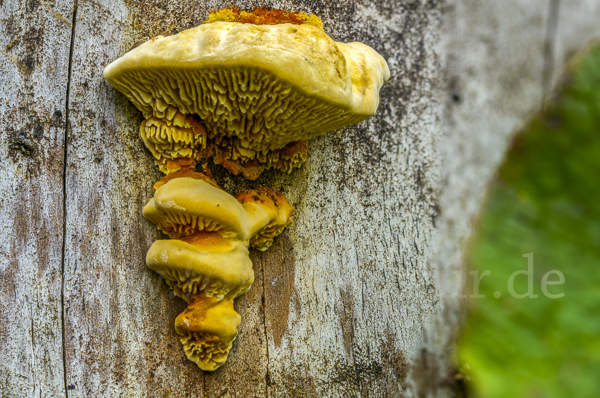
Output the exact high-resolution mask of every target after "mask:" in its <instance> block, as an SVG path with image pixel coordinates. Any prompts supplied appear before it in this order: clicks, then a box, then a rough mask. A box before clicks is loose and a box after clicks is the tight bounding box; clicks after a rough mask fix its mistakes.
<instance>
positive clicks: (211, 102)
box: [104, 21, 389, 178]
mask: <svg viewBox="0 0 600 398" xmlns="http://www.w3.org/2000/svg"><path fill="white" fill-rule="evenodd" d="M104 76H105V78H106V79H107V80H108V81H109V82H110V83H111V84H113V86H115V87H116V88H117V89H118V90H119V91H121V92H122V93H123V94H125V96H127V98H129V99H130V100H131V101H132V102H133V103H134V104H135V106H136V107H137V108H138V109H140V110H141V111H142V112H143V113H144V114H145V115H146V117H147V118H151V117H155V118H160V119H164V120H165V123H166V124H167V125H168V123H169V122H170V121H169V120H168V116H169V115H171V114H175V112H180V113H181V114H183V115H198V116H199V117H200V119H201V120H202V121H203V122H204V124H205V125H206V130H207V134H208V138H207V139H208V140H209V145H208V151H209V152H210V151H211V145H210V144H212V145H213V146H214V149H213V152H214V153H212V155H213V156H215V157H218V156H220V158H221V162H222V163H221V164H223V162H224V161H226V160H228V161H231V162H234V163H235V162H236V161H237V164H238V165H242V166H241V167H242V170H243V168H244V165H246V164H249V165H250V167H256V165H255V163H253V162H257V163H258V164H261V165H264V167H278V168H282V169H284V170H288V171H289V170H290V169H291V167H295V166H297V165H299V164H300V163H301V162H303V161H304V159H305V158H306V156H305V154H304V155H303V156H300V157H299V158H295V159H293V160H290V159H284V160H286V161H284V162H283V164H278V162H280V160H281V159H282V156H283V153H280V152H278V151H279V150H281V149H282V148H284V147H285V146H286V145H288V144H290V143H293V142H297V141H304V140H309V139H311V138H314V137H316V136H318V135H320V134H323V133H326V132H328V131H331V130H335V129H338V128H340V127H343V126H345V125H348V124H352V123H357V122H359V121H362V120H364V119H366V118H367V117H368V116H370V115H373V114H374V113H375V111H376V109H377V106H378V104H379V89H380V87H381V85H382V84H383V82H384V81H386V80H387V79H388V78H389V69H388V66H387V64H386V62H385V60H384V59H383V58H382V57H381V56H380V55H379V54H377V52H375V51H374V50H373V49H372V48H370V47H368V46H366V45H364V44H360V43H350V44H343V43H338V42H335V41H334V40H332V39H331V38H330V37H329V36H328V35H327V34H325V32H323V30H322V29H320V28H318V27H316V26H314V25H310V24H302V25H297V24H292V23H284V24H277V25H254V24H248V23H240V22H222V21H217V22H213V23H208V24H204V25H200V26H198V27H196V28H192V29H189V30H186V31H183V32H181V33H178V34H176V35H173V36H167V37H162V36H159V37H156V38H154V39H151V40H149V41H148V42H146V43H144V44H142V45H141V46H139V47H137V48H135V49H133V50H131V51H130V52H128V53H127V54H125V55H124V56H122V57H121V58H119V59H117V60H116V61H114V62H113V63H111V64H110V65H108V66H107V67H106V69H105V70H104ZM161 129H162V130H161V131H165V130H166V127H164V126H163V127H161ZM153 131H154V130H152V131H151V130H148V132H147V133H144V134H145V135H144V134H143V137H145V138H144V139H145V141H148V140H152V139H154V138H152V136H151V135H152V133H153ZM157 131H158V130H157ZM154 134H155V133H154ZM179 134H183V136H184V138H185V140H182V141H177V142H176V145H168V147H167V150H168V151H169V155H168V156H171V157H173V156H175V157H177V156H184V157H185V156H190V157H197V156H198V153H197V152H194V151H191V150H189V144H190V142H191V141H190V140H191V138H187V137H192V133H191V132H190V130H189V129H188V130H185V131H184V132H183V133H179ZM165 137H166V136H165ZM165 137H163V138H162V139H163V141H164V140H167V141H168V140H169V139H172V138H170V136H169V137H167V138H165ZM156 140H158V138H156ZM198 140H199V141H198V142H199V143H201V145H203V146H204V147H206V146H207V142H206V141H205V140H203V139H200V138H198ZM174 142H175V141H174ZM151 146H152V150H153V153H154V154H155V156H158V155H157V153H155V152H156V151H157V150H158V149H160V148H159V147H164V146H165V144H164V143H163V142H162V141H161V142H158V141H156V142H154V141H153V142H152V143H151ZM157 148H158V149H157ZM299 149H301V148H299ZM223 151H225V155H223ZM188 152H189V153H188ZM205 154H208V152H206V153H205ZM157 161H158V160H157ZM160 161H161V162H163V163H164V164H165V165H164V166H161V167H162V168H163V171H165V172H170V169H169V167H167V165H166V160H164V159H162V160H160ZM175 168H176V167H175ZM228 168H230V170H231V171H233V172H236V171H237V172H240V171H239V170H238V168H239V167H237V168H236V166H235V164H234V165H232V166H231V167H228ZM171 169H172V167H171ZM249 175H250V176H251V177H253V176H254V174H249ZM254 178H255V177H254Z"/></svg>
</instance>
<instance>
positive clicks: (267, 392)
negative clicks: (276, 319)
mask: <svg viewBox="0 0 600 398" xmlns="http://www.w3.org/2000/svg"><path fill="white" fill-rule="evenodd" d="M262 260H263V259H262V258H261V262H260V266H261V268H262V279H263V281H262V282H263V284H262V285H263V298H262V302H263V325H264V328H265V344H266V348H267V372H266V376H265V377H266V379H267V380H266V383H265V397H266V398H268V397H269V386H270V384H271V383H272V381H271V375H270V374H269V365H270V363H269V360H270V358H269V333H267V301H266V297H267V291H266V288H265V286H266V284H267V282H266V276H265V273H266V270H265V263H264V262H263V261H262Z"/></svg>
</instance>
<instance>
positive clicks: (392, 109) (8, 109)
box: [0, 0, 600, 398]
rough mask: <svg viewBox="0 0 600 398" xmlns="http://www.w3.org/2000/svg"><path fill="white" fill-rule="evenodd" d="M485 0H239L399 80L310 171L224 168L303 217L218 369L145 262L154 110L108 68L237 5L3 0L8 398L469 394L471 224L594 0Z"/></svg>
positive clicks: (0, 266) (2, 262)
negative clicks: (461, 335) (193, 345)
mask: <svg viewBox="0 0 600 398" xmlns="http://www.w3.org/2000/svg"><path fill="white" fill-rule="evenodd" d="M484 3H485V4H482V3H481V2H477V1H462V2H459V1H457V0H452V1H448V2H446V3H440V2H437V1H425V0H423V1H400V0H394V1H386V0H364V1H360V2H355V1H349V0H344V1H339V2H332V1H325V0H316V1H308V0H289V1H286V2H283V3H282V2H276V1H252V2H250V1H239V2H236V3H235V5H237V6H239V7H240V8H252V7H255V6H273V7H276V8H285V9H288V10H293V11H295V10H301V11H305V12H308V13H314V14H316V15H318V16H320V17H321V18H322V19H323V22H324V25H325V30H326V32H327V33H329V34H330V35H331V36H332V37H333V38H334V39H336V40H339V41H345V42H349V41H361V42H364V43H366V44H368V45H370V46H372V47H374V48H375V49H376V50H377V51H378V52H379V53H380V54H382V55H383V56H384V58H385V59H386V60H387V61H388V64H389V66H390V70H391V76H392V77H391V79H390V81H388V82H387V83H386V84H385V85H384V87H383V89H382V92H381V103H380V106H379V110H378V112H377V115H376V116H374V117H372V118H370V119H369V120H367V121H365V122H362V123H360V124H358V125H355V126H350V127H348V128H345V129H343V130H340V131H336V132H332V133H329V134H327V135H325V136H322V137H320V138H317V139H315V140H313V141H311V143H310V148H309V158H308V161H307V162H306V164H305V165H304V166H303V167H302V168H300V169H298V170H296V171H294V172H292V173H291V174H289V175H284V174H282V173H279V172H275V171H271V172H267V173H264V175H263V176H262V177H261V178H260V179H259V180H258V181H256V182H255V183H250V182H248V181H245V180H243V179H242V178H234V177H232V176H231V175H229V174H227V173H226V172H224V171H223V170H222V169H221V168H220V167H213V171H214V174H215V176H216V179H217V181H218V182H219V183H220V184H222V185H223V186H224V187H225V188H226V189H227V190H228V191H229V192H230V193H236V191H237V190H239V189H241V188H243V187H252V186H259V185H267V186H270V187H272V188H274V189H278V190H281V191H283V192H284V193H285V194H286V196H287V197H288V199H289V200H290V202H291V203H292V205H294V206H295V208H296V214H295V217H294V221H295V222H294V223H293V224H292V226H291V227H289V228H288V229H287V230H286V231H285V232H284V233H283V234H282V235H281V236H280V237H278V238H277V239H276V241H275V244H274V245H273V247H271V248H270V249H269V250H268V251H266V252H263V253H259V252H252V253H251V258H252V261H253V263H254V272H255V282H254V286H253V287H252V289H251V290H250V292H249V293H247V294H246V295H245V296H243V297H242V298H240V299H238V300H237V301H236V303H235V306H236V310H237V311H238V312H239V313H240V314H241V315H242V325H241V328H240V333H239V335H238V338H237V340H236V342H235V343H234V346H233V348H232V351H231V353H230V357H229V359H228V361H227V363H226V364H225V365H224V366H223V367H222V368H221V369H219V370H218V371H216V372H214V373H203V372H202V371H201V370H200V369H199V368H198V367H197V366H196V365H195V364H193V363H192V362H190V361H188V360H186V358H185V355H184V354H183V351H182V349H181V347H180V344H179V341H178V338H177V336H176V334H175V331H174V328H173V324H174V319H175V317H176V316H177V315H178V314H179V313H180V312H182V311H183V309H184V308H185V303H184V302H183V300H181V299H179V298H174V297H173V296H172V295H169V291H168V287H167V286H166V284H165V283H164V282H163V281H162V280H161V279H160V278H159V277H158V275H157V274H155V273H154V272H152V271H150V270H149V269H148V268H147V267H146V265H145V255H146V251H147V249H148V248H149V247H150V245H151V244H152V242H153V241H154V240H156V239H158V238H159V233H158V231H157V229H156V227H155V226H154V225H152V224H150V223H149V222H147V221H146V220H145V219H144V218H143V217H142V215H141V209H142V206H143V205H144V204H145V203H146V202H147V201H148V199H149V198H150V197H151V195H152V194H151V186H152V184H153V183H154V182H155V181H157V180H158V179H159V178H160V173H159V172H158V170H157V169H156V167H155V166H154V164H153V161H152V159H151V156H150V154H149V152H148V151H147V150H146V149H145V147H144V145H143V143H142V141H141V140H140V139H139V138H138V133H137V132H138V129H139V125H140V122H141V120H142V117H141V114H140V113H139V112H138V111H137V110H136V109H135V108H134V107H133V105H131V104H130V103H129V102H128V101H127V100H126V99H125V98H124V97H123V96H122V95H121V94H119V93H118V92H116V91H115V90H114V89H113V88H112V86H110V84H108V83H107V82H106V81H105V80H104V79H103V77H102V71H103V69H104V67H105V66H106V65H107V64H109V63H110V62H111V61H113V60H114V59H116V58H117V57H119V56H120V55H122V54H124V53H125V52H126V51H127V50H128V49H129V48H130V47H131V46H132V45H133V44H134V43H136V42H137V41H138V40H140V39H143V38H146V37H153V36H156V35H159V34H162V35H168V34H174V33H176V32H179V31H181V30H183V29H186V28H190V27H193V26H196V25H198V24H199V23H201V22H202V21H203V19H204V18H205V17H206V16H207V13H208V11H209V10H211V9H214V8H221V7H226V6H231V5H234V3H233V2H223V1H210V2H209V1H191V0H190V1H188V0H180V1H160V0H151V1H142V0H97V1H88V0H75V3H73V0H27V1H25V0H22V1H18V0H0V26H1V30H0V43H1V45H2V46H3V47H4V49H0V72H1V77H0V87H1V88H2V89H1V91H2V94H1V103H0V114H1V119H0V129H1V131H2V133H1V135H0V155H1V159H0V165H1V166H0V167H1V170H2V172H1V173H0V215H1V220H2V224H1V230H0V234H1V237H2V239H1V242H2V243H1V248H0V302H1V303H2V304H1V306H0V397H24V396H27V397H29V396H31V397H41V396H44V397H47V396H65V395H67V396H69V397H87V396H93V397H97V396H106V397H116V396H122V397H163V396H168V397H191V396H194V397H211V398H212V397H253V396H257V397H266V396H268V397H285V396H293V397H295V396H300V397H347V396H352V397H354V396H357V397H358V396H361V397H398V396H401V395H403V394H404V395H405V396H410V397H412V396H418V397H434V396H435V397H450V396H456V395H458V394H460V391H459V390H457V389H459V385H458V384H457V383H456V380H455V378H454V377H453V376H454V372H455V370H454V367H453V365H452V355H451V350H450V348H451V344H452V343H453V342H454V340H455V338H456V334H457V332H458V330H459V324H460V315H461V308H462V307H463V305H462V301H461V299H460V296H459V293H460V292H461V291H462V289H463V284H462V282H461V280H460V278H457V275H460V272H461V271H462V269H463V261H462V254H461V253H462V251H461V247H462V244H463V242H464V240H465V238H466V237H467V236H468V234H469V232H470V220H471V219H472V217H474V216H475V214H476V211H477V208H478V206H479V203H480V202H481V196H482V193H483V189H484V187H485V184H486V183H487V181H488V180H489V179H490V178H491V176H492V174H493V170H494V168H495V167H496V165H497V164H498V163H499V161H500V159H501V156H502V154H503V151H504V148H505V147H506V145H507V142H508V137H509V133H510V132H511V131H512V130H513V129H514V128H515V127H516V126H517V125H518V123H519V121H520V120H522V117H524V116H525V115H526V114H527V112H529V111H530V110H531V109H534V108H535V107H536V106H538V105H539V104H540V103H541V98H542V94H543V92H544V91H545V90H546V89H547V87H548V86H549V85H550V82H551V81H552V80H553V79H555V76H556V72H555V70H556V68H555V66H556V65H557V64H558V63H559V62H560V60H562V59H563V58H564V54H566V53H568V52H569V51H570V50H571V49H572V48H573V46H575V45H580V44H581V43H582V42H581V40H580V38H581V36H582V34H583V32H581V33H580V34H575V33H573V32H572V29H570V28H566V29H563V30H562V31H561V29H560V28H562V27H563V26H569V21H571V20H576V18H580V17H581V15H580V14H578V13H577V12H575V11H573V7H568V5H565V6H564V7H563V5H562V4H563V3H565V4H566V3H577V2H575V1H561V6H560V7H558V3H559V0H546V1H543V2H541V5H540V4H538V3H536V4H531V5H530V4H529V1H528V0H510V1H507V2H493V1H488V2H484ZM583 3H585V4H586V5H587V6H586V7H587V9H585V7H581V8H582V9H585V11H582V12H585V13H586V15H587V19H586V21H594V19H593V18H591V17H589V15H590V14H591V15H594V14H593V13H596V15H600V10H599V9H598V7H596V8H594V7H595V6H594V5H593V4H592V3H593V2H592V1H588V2H583ZM574 6H575V5H574ZM563 9H565V10H568V13H565V14H563V13H561V12H560V10H563ZM565 15H566V16H565ZM596 18H597V17H596ZM596 20H597V19H596ZM582 26H585V24H583V25H582ZM589 26H590V27H594V26H595V25H593V24H592V23H590V24H589ZM594 29H596V33H597V31H598V29H599V28H598V27H594ZM587 33H589V31H587V32H586V34H587ZM563 37H568V39H565V40H562V39H561V38H563ZM561 40H562V41H561ZM555 43H559V44H560V43H562V44H560V45H555ZM556 48H559V50H556ZM442 65H444V66H442Z"/></svg>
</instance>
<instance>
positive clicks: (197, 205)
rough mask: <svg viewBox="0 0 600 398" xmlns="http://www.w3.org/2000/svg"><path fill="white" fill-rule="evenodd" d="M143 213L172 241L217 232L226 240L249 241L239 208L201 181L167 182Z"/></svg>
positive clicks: (186, 178) (189, 179)
mask: <svg viewBox="0 0 600 398" xmlns="http://www.w3.org/2000/svg"><path fill="white" fill-rule="evenodd" d="M143 213H144V216H145V217H146V218H147V219H148V220H149V221H151V222H153V223H154V224H156V225H157V226H158V228H159V229H160V230H161V231H163V232H164V233H166V234H167V235H169V237H171V238H176V239H179V238H182V237H186V236H191V235H195V234H198V233H201V232H216V233H218V234H219V235H220V236H222V237H225V238H236V237H239V238H240V239H241V240H246V239H248V238H249V236H248V231H247V226H246V224H247V220H246V213H245V211H244V208H243V207H242V205H241V204H240V203H239V202H238V201H237V200H236V199H235V198H234V197H233V196H231V195H229V194H228V193H227V192H225V191H223V190H221V189H219V188H217V187H215V186H213V185H211V184H210V183H209V182H206V181H204V180H201V179H196V178H192V177H181V178H174V179H171V180H169V181H168V182H167V183H166V184H164V185H161V186H160V187H159V188H158V189H157V190H156V192H155V194H154V197H153V198H152V199H150V201H149V202H148V204H147V205H146V206H145V207H144V209H143Z"/></svg>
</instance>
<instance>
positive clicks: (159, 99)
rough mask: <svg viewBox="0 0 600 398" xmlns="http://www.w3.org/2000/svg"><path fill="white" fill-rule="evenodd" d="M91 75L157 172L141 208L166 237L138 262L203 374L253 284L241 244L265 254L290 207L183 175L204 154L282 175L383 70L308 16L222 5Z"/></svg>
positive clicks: (216, 358)
mask: <svg viewBox="0 0 600 398" xmlns="http://www.w3.org/2000/svg"><path fill="white" fill-rule="evenodd" d="M104 76H105V78H106V79H107V80H108V81H109V82H110V83H111V84H112V85H113V86H114V87H115V88H117V89H118V90H119V91H120V92H121V93H123V94H124V95H125V96H126V97H127V98H128V99H129V100H130V101H131V102H132V103H133V104H134V105H135V106H136V107H137V108H138V109H139V110H140V111H141V112H142V113H143V114H144V117H145V119H144V121H143V122H142V124H141V126H140V138H141V139H142V140H143V141H144V144H145V145H146V147H147V148H148V149H149V150H150V152H151V153H152V155H153V157H154V160H155V162H156V164H157V165H158V166H159V168H160V170H161V171H162V172H163V173H164V174H166V176H165V177H163V178H162V179H161V180H160V181H159V182H157V183H156V184H155V186H154V197H153V198H152V199H151V200H150V202H149V203H148V204H147V205H146V206H145V207H144V210H143V212H144V216H146V218H148V220H150V221H151V222H153V223H155V224H156V225H157V226H158V228H159V229H160V230H161V231H163V232H164V233H165V234H167V235H168V236H169V237H170V238H171V239H168V240H159V241H156V242H155V243H154V244H153V245H152V247H151V248H150V250H149V251H148V254H147V258H146V261H147V264H148V267H150V268H151V269H153V270H154V271H156V272H158V273H159V274H161V275H162V276H163V277H164V278H165V280H166V281H167V283H168V284H169V286H170V287H171V288H172V289H173V291H174V292H175V294H176V295H178V296H179V297H182V298H183V299H185V300H186V301H187V302H188V303H189V305H188V307H187V308H186V310H185V311H184V312H183V313H182V314H180V315H179V316H178V317H177V319H176V321H175V329H176V331H177V334H178V335H179V337H180V340H181V342H182V343H183V346H184V351H185V353H186V355H187V357H188V358H189V359H191V360H192V361H194V362H195V363H197V364H198V366H199V367H200V368H202V369H203V370H207V371H212V370H215V369H217V368H218V367H219V366H221V365H222V364H223V363H224V362H225V360H226V359H227V355H228V353H229V349H230V348H231V344H232V342H233V340H234V339H235V337H236V335H237V330H238V326H239V324H240V315H239V314H238V313H236V312H235V310H234V309H233V300H234V299H235V298H236V297H238V296H240V295H242V294H244V293H245V292H246V291H248V289H250V286H251V284H252V282H253V280H254V275H253V272H252V263H251V261H250V259H249V256H248V248H249V247H250V248H255V249H258V250H266V249H267V248H268V247H269V246H270V245H271V243H272V242H273V239H274V238H275V237H276V236H277V235H279V234H280V233H281V232H282V231H283V229H284V228H285V227H286V226H287V225H289V224H290V223H291V221H292V220H291V218H290V217H291V215H292V214H293V212H294V209H293V208H292V207H291V206H290V204H289V203H288V201H287V200H286V198H285V197H284V196H283V195H282V194H281V193H279V192H277V191H274V190H272V189H270V188H266V187H265V188H260V189H256V190H248V191H244V192H241V193H240V194H238V195H237V197H235V198H234V197H233V196H231V195H229V194H228V193H226V192H225V191H223V190H222V189H221V188H220V187H219V186H218V185H217V183H216V182H215V181H214V180H213V179H212V178H211V176H210V175H209V174H207V173H199V172H196V171H194V168H195V167H196V165H197V164H198V163H204V162H206V160H207V159H209V158H212V159H213V161H214V162H215V163H217V164H220V165H222V166H224V167H225V168H227V169H228V170H229V171H230V172H232V173H233V174H235V175H238V174H241V175H242V176H244V177H245V178H247V179H250V180H255V179H256V178H257V177H258V176H259V175H260V174H261V173H262V172H263V171H264V170H267V169H270V168H275V169H278V170H282V171H285V172H290V171H291V170H292V169H294V168H296V167H299V166H300V165H301V164H302V163H303V162H304V161H305V160H306V159H307V154H308V140H310V139H311V138H314V137H316V136H318V135H321V134H324V133H326V132H328V131H332V130H335V129H339V128H341V127H343V126H346V125H349V124H352V123H357V122H360V121H362V120H364V119H366V118H367V117H369V116H371V115H373V114H374V113H375V112H376V110H377V106H378V104H379V89H380V88H381V86H382V84H383V83H384V82H385V81H386V80H387V79H388V78H389V69H388V66H387V64H386V62H385V60H384V59H383V58H382V57H381V56H380V55H379V54H377V52H375V51H374V50H373V49H372V48H371V47H369V46H366V45H364V44H361V43H349V44H344V43H339V42H335V41H333V40H332V39H331V38H330V37H329V36H327V34H325V32H324V31H323V24H322V22H321V20H320V19H319V18H318V17H316V16H314V15H310V16H308V15H306V14H304V13H302V12H295V13H293V12H286V11H282V10H272V9H265V8H259V9H255V10H254V11H253V12H250V13H248V12H244V11H240V10H239V9H237V8H235V7H233V8H228V9H223V10H219V11H213V12H211V14H210V16H209V18H208V19H207V20H206V21H205V23H204V24H203V25H200V26H198V27H196V28H192V29H188V30H186V31H183V32H180V33H178V34H176V35H173V36H167V37H164V36H158V37H154V38H152V39H150V40H149V41H147V42H146V43H144V44H142V45H140V46H138V47H136V48H134V49H132V50H130V51H129V52H128V53H126V54H125V55H124V56H122V57H121V58H119V59H117V60H115V61H114V62H112V63H111V64H110V65H108V66H107V67H106V69H105V70H104Z"/></svg>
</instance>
